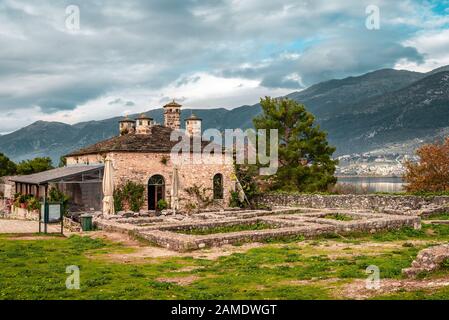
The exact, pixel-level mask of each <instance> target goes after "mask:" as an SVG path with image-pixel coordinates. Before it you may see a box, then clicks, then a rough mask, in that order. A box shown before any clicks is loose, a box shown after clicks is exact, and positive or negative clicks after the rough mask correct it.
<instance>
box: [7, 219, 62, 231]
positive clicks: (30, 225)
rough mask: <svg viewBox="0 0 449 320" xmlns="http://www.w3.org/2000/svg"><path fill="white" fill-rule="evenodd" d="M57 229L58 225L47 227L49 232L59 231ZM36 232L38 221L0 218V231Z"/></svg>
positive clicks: (58, 228)
mask: <svg viewBox="0 0 449 320" xmlns="http://www.w3.org/2000/svg"><path fill="white" fill-rule="evenodd" d="M42 228H43V226H42ZM59 230H60V227H59V225H50V226H49V229H48V231H49V232H59ZM37 232H39V223H38V222H37V221H25V220H9V219H0V233H37Z"/></svg>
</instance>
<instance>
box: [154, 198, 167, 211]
mask: <svg viewBox="0 0 449 320" xmlns="http://www.w3.org/2000/svg"><path fill="white" fill-rule="evenodd" d="M157 208H158V209H159V210H161V211H162V210H165V209H167V208H168V203H167V201H165V200H164V199H161V200H159V201H158V202H157Z"/></svg>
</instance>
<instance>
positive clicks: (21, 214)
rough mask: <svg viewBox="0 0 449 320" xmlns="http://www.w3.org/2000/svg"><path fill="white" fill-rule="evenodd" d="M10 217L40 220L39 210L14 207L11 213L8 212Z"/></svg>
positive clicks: (7, 215)
mask: <svg viewBox="0 0 449 320" xmlns="http://www.w3.org/2000/svg"><path fill="white" fill-rule="evenodd" d="M6 217H8V218H9V219H18V220H33V221H39V211H38V210H35V211H28V210H27V209H23V208H17V207H14V206H13V207H12V210H11V213H9V214H6Z"/></svg>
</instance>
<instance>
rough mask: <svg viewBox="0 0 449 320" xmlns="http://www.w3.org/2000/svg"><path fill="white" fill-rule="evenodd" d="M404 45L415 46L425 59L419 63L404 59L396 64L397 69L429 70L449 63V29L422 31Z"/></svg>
mask: <svg viewBox="0 0 449 320" xmlns="http://www.w3.org/2000/svg"><path fill="white" fill-rule="evenodd" d="M404 45H406V46H412V47H415V48H416V49H417V50H418V52H420V53H421V54H422V55H423V56H424V57H425V60H424V63H420V64H419V63H416V62H410V61H408V60H406V59H402V60H400V61H398V63H397V64H396V65H395V68H396V69H407V70H413V71H418V72H428V71H431V70H433V69H436V68H438V67H442V66H446V65H449V51H448V48H449V30H431V31H424V32H420V33H419V34H418V35H417V36H416V37H414V38H412V39H410V40H407V41H405V42H404Z"/></svg>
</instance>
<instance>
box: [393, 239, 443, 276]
mask: <svg viewBox="0 0 449 320" xmlns="http://www.w3.org/2000/svg"><path fill="white" fill-rule="evenodd" d="M448 260H449V244H442V245H438V246H433V247H430V248H427V249H423V250H421V251H420V252H419V253H418V256H417V257H416V259H415V260H414V261H413V262H412V266H411V267H410V268H406V269H402V273H403V274H405V275H406V276H408V277H410V278H413V277H416V276H417V275H418V274H420V273H423V272H433V271H436V270H438V269H439V268H440V267H441V266H442V264H443V263H445V262H447V261H448Z"/></svg>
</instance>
